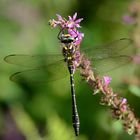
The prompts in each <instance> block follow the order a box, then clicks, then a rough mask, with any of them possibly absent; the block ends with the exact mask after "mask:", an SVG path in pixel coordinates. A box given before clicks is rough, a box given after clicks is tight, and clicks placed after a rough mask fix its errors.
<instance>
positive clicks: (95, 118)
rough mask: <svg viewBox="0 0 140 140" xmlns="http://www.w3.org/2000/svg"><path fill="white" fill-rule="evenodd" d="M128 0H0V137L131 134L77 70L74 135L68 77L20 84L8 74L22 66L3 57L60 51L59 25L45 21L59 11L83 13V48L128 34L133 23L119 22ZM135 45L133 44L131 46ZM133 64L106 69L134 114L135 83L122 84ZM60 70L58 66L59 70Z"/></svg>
mask: <svg viewBox="0 0 140 140" xmlns="http://www.w3.org/2000/svg"><path fill="white" fill-rule="evenodd" d="M130 4H131V1H130V0H117V1H116V0H100V1H99V0H86V1H85V0H71V1H70V0H67V1H66V0H0V64H1V66H0V140H104V139H106V140H133V139H134V136H133V135H131V136H130V135H128V134H127V133H126V132H124V130H123V128H122V125H121V122H120V121H115V120H113V119H112V117H111V113H110V111H109V109H108V108H107V107H104V106H101V105H100V103H99V102H100V95H95V96H93V95H92V90H91V89H90V87H89V86H88V85H87V84H86V82H82V81H80V78H79V77H78V76H77V75H76V78H75V79H76V84H75V85H76V96H77V104H78V111H79V115H80V122H81V127H80V136H79V137H77V138H75V136H74V132H73V127H72V121H71V117H72V116H71V114H72V113H71V94H70V85H69V77H66V78H64V79H60V80H57V81H53V82H50V83H46V84H45V85H27V84H26V85H22V84H16V83H14V82H11V81H10V80H9V76H10V75H11V74H12V73H14V72H16V71H20V70H23V69H25V68H24V67H21V66H19V67H18V66H14V65H10V64H7V63H6V62H4V60H3V58H4V57H5V56H7V55H9V54H45V53H58V52H60V47H59V46H60V44H59V41H58V39H57V34H58V32H59V30H58V29H51V27H50V26H49V25H48V20H49V19H50V18H56V14H60V15H62V16H63V17H66V18H67V16H68V15H73V14H74V13H75V12H77V13H78V18H81V17H83V18H84V20H83V21H82V23H81V26H82V28H81V31H82V32H84V34H85V37H84V40H83V43H82V46H81V47H83V48H86V47H87V46H94V45H96V44H102V43H106V42H109V41H112V40H115V39H119V38H123V37H131V32H132V30H133V28H134V27H133V26H132V25H127V24H125V23H124V22H123V16H124V15H125V14H128V13H129V12H128V7H129V5H130ZM133 47H134V48H135V46H133ZM138 71H139V70H138V69H137V70H136V69H134V67H133V69H132V66H127V67H125V68H120V69H118V70H115V71H112V72H110V73H107V74H106V75H108V74H110V75H111V76H112V77H113V80H112V86H114V88H115V90H116V91H118V92H119V91H120V95H121V96H123V97H126V98H127V99H128V102H129V104H130V106H131V107H132V108H133V109H134V112H135V114H136V115H137V116H138V117H140V111H139V106H140V102H139V97H140V89H139V84H138V85H134V84H128V83H127V84H126V83H125V84H124V80H123V79H124V78H125V77H126V76H127V77H129V76H130V74H132V75H135V76H136V77H137V78H138V75H139V72H138ZM57 72H58V73H59V72H61V70H57Z"/></svg>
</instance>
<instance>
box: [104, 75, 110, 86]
mask: <svg viewBox="0 0 140 140" xmlns="http://www.w3.org/2000/svg"><path fill="white" fill-rule="evenodd" d="M103 79H104V83H105V85H106V86H108V85H109V84H110V82H111V80H112V78H111V77H109V76H104V77H103Z"/></svg>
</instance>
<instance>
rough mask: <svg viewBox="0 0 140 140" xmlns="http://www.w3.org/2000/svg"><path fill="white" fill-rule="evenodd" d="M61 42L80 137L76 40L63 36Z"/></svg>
mask: <svg viewBox="0 0 140 140" xmlns="http://www.w3.org/2000/svg"><path fill="white" fill-rule="evenodd" d="M59 40H60V41H61V43H62V53H63V56H64V59H65V62H66V63H67V66H68V70H69V73H70V84H71V94H72V122H73V127H74V131H75V135H76V136H78V135H79V128H80V120H79V115H78V111H77V104H76V97H75V87H74V72H75V66H74V61H75V52H76V46H75V44H74V41H75V38H73V37H71V36H70V35H69V34H61V35H60V37H59Z"/></svg>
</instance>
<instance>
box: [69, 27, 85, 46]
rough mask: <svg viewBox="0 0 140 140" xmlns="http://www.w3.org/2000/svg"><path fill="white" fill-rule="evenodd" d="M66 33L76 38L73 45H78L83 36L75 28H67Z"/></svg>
mask: <svg viewBox="0 0 140 140" xmlns="http://www.w3.org/2000/svg"><path fill="white" fill-rule="evenodd" d="M68 33H69V34H70V35H71V36H72V37H73V38H76V40H75V42H74V43H75V45H80V43H81V41H82V39H83V37H84V34H83V33H81V32H78V31H77V30H76V29H68Z"/></svg>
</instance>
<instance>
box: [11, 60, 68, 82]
mask: <svg viewBox="0 0 140 140" xmlns="http://www.w3.org/2000/svg"><path fill="white" fill-rule="evenodd" d="M67 75H68V70H67V67H66V65H65V63H64V62H63V61H60V62H59V63H56V64H55V63H54V64H50V65H48V66H44V67H42V68H36V69H30V70H25V71H20V72H17V73H14V74H13V75H11V76H10V80H12V81H14V82H17V83H30V84H35V83H37V84H38V83H46V82H50V81H55V80H58V79H61V78H65V77H66V76H67Z"/></svg>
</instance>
